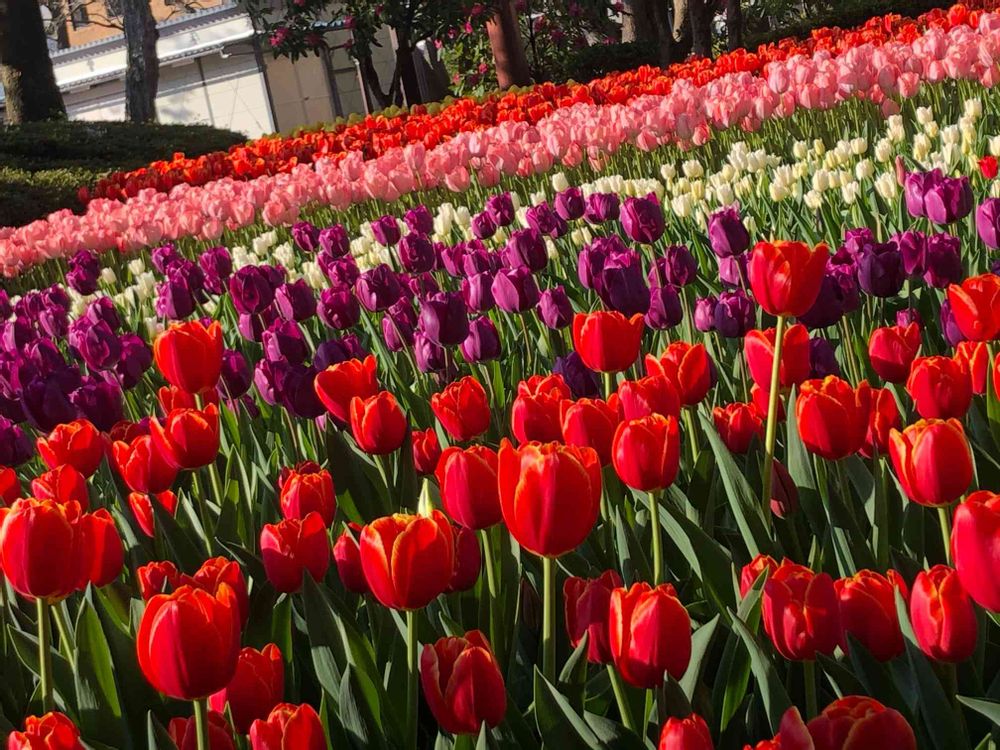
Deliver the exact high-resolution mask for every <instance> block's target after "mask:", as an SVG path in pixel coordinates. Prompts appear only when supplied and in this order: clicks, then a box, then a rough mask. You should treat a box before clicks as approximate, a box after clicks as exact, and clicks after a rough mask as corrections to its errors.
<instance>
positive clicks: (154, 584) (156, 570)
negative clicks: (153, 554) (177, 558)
mask: <svg viewBox="0 0 1000 750" xmlns="http://www.w3.org/2000/svg"><path fill="white" fill-rule="evenodd" d="M135 578H136V581H137V582H138V583H139V596H141V597H142V600H143V601H144V602H148V601H149V600H150V599H152V598H153V597H154V596H156V595H157V594H169V593H170V592H171V591H173V590H174V589H175V588H177V587H178V586H180V585H182V577H181V574H180V571H178V570H177V566H176V565H174V564H173V563H172V562H170V561H169V560H158V561H155V562H151V563H146V564H145V565H140V566H139V567H138V568H136V569H135Z"/></svg>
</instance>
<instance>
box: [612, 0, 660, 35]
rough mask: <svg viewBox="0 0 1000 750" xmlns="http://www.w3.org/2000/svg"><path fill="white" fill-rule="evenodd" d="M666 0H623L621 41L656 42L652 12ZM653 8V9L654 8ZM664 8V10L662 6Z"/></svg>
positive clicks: (656, 10)
mask: <svg viewBox="0 0 1000 750" xmlns="http://www.w3.org/2000/svg"><path fill="white" fill-rule="evenodd" d="M666 1H667V0H624V2H623V3H622V5H623V6H624V7H623V8H622V41H623V42H657V41H658V37H659V35H658V33H657V27H656V26H655V25H654V13H657V12H658V10H659V6H661V5H665V4H666ZM654 9H655V10H654ZM664 10H666V9H665V8H664Z"/></svg>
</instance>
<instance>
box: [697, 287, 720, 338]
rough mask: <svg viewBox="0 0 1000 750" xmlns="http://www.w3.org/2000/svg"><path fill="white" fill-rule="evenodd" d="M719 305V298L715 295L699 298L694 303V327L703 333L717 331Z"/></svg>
mask: <svg viewBox="0 0 1000 750" xmlns="http://www.w3.org/2000/svg"><path fill="white" fill-rule="evenodd" d="M718 304H719V298H718V297H716V296H715V295H714V294H710V295H708V296H707V297H698V299H696V300H695V301H694V313H693V317H694V327H695V328H697V329H698V330H699V331H701V332H702V333H708V332H709V331H714V330H715V308H716V306H717V305H718Z"/></svg>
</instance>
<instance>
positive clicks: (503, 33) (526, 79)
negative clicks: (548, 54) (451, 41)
mask: <svg viewBox="0 0 1000 750" xmlns="http://www.w3.org/2000/svg"><path fill="white" fill-rule="evenodd" d="M486 31H487V33H488V34H489V36H490V47H491V48H492V50H493V60H494V62H495V63H496V72H497V84H498V85H499V86H500V88H502V89H508V88H510V87H511V86H527V85H528V84H529V83H531V73H530V72H529V70H528V60H527V58H526V57H525V54H524V42H523V41H522V40H521V30H520V28H519V27H518V25H517V16H516V15H515V13H514V5H513V3H512V2H511V0H505V2H503V3H502V4H501V5H500V6H499V8H498V9H497V11H496V13H494V14H493V18H492V19H490V20H489V21H488V22H487V23H486Z"/></svg>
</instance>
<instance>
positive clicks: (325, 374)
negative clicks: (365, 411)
mask: <svg viewBox="0 0 1000 750" xmlns="http://www.w3.org/2000/svg"><path fill="white" fill-rule="evenodd" d="M375 369H376V363H375V357H373V356H371V355H368V356H367V357H365V359H364V361H363V362H362V361H361V360H359V359H351V360H347V361H346V362H341V363H338V364H335V365H332V366H330V367H328V368H326V369H325V370H323V371H321V372H319V373H317V375H316V380H315V381H314V387H315V389H316V395H317V396H318V397H319V400H320V401H322V402H323V406H325V407H326V409H327V411H328V412H330V414H332V415H333V416H334V417H336V418H337V419H338V420H340V421H341V422H347V421H348V419H349V418H350V406H351V401H352V400H353V399H354V398H355V397H359V398H362V399H366V398H369V397H371V396H374V395H375V394H376V393H378V380H377V378H376V374H375Z"/></svg>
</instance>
